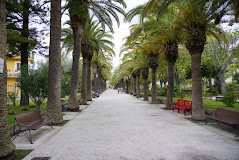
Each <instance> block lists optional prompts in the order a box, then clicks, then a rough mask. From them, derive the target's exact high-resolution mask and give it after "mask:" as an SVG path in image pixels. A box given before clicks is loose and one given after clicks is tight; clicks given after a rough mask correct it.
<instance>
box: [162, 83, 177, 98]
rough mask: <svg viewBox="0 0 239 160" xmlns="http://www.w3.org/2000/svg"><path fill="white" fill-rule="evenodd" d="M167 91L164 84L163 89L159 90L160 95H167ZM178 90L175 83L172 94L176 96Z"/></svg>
mask: <svg viewBox="0 0 239 160" xmlns="http://www.w3.org/2000/svg"><path fill="white" fill-rule="evenodd" d="M167 91H168V85H166V86H164V87H163V89H162V90H161V94H160V95H162V96H167ZM178 91H179V86H177V85H175V86H174V90H173V95H174V96H176V95H177V93H178Z"/></svg>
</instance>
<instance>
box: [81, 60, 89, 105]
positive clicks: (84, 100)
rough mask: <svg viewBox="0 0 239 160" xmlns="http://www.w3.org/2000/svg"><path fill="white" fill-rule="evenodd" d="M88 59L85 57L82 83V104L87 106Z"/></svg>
mask: <svg viewBox="0 0 239 160" xmlns="http://www.w3.org/2000/svg"><path fill="white" fill-rule="evenodd" d="M87 62H88V60H87V58H86V57H83V65H82V81H81V104H83V105H86V104H87Z"/></svg>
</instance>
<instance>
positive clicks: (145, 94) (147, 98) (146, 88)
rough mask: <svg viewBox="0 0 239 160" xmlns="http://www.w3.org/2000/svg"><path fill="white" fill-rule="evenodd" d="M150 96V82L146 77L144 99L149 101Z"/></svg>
mask: <svg viewBox="0 0 239 160" xmlns="http://www.w3.org/2000/svg"><path fill="white" fill-rule="evenodd" d="M148 100H149V96H148V83H147V79H144V101H148Z"/></svg>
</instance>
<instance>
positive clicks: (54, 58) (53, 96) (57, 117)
mask: <svg viewBox="0 0 239 160" xmlns="http://www.w3.org/2000/svg"><path fill="white" fill-rule="evenodd" d="M59 33H61V0H52V1H51V30H50V50H49V71H48V84H49V85H48V101H47V109H46V111H47V114H49V115H50V116H51V117H52V118H53V123H56V124H57V123H62V121H63V115H62V109H61V34H59Z"/></svg>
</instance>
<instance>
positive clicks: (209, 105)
mask: <svg viewBox="0 0 239 160" xmlns="http://www.w3.org/2000/svg"><path fill="white" fill-rule="evenodd" d="M160 98H164V99H166V97H162V96H160ZM177 99H180V97H174V98H173V100H174V101H175V102H176V101H177ZM183 99H186V100H190V101H191V100H192V97H184V98H183ZM203 106H204V107H207V108H210V109H216V108H218V107H220V108H228V109H233V110H239V103H234V105H233V107H227V106H226V105H225V104H224V103H222V102H219V101H215V100H209V99H203Z"/></svg>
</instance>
